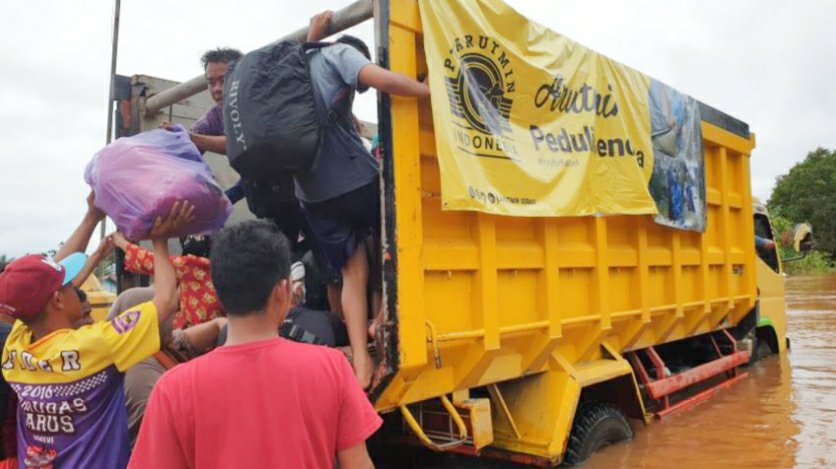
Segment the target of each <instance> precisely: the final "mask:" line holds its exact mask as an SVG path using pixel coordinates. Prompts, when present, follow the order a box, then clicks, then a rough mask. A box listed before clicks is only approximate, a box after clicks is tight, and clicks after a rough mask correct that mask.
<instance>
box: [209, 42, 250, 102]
mask: <svg viewBox="0 0 836 469" xmlns="http://www.w3.org/2000/svg"><path fill="white" fill-rule="evenodd" d="M243 55H244V54H242V53H241V51H239V50H237V49H230V48H221V47H218V48H217V49H214V50H208V51H206V52H205V53H204V54H203V55H202V56H201V57H200V63H202V64H203V72H204V75H205V76H206V85H207V86H208V88H209V94H210V95H212V99H213V100H214V101H215V102H216V103H218V104H222V103H223V101H224V78H225V77H226V69H227V67H228V66H229V63H230V62H232V61H234V60H238V59H240V58H241V57H242V56H243Z"/></svg>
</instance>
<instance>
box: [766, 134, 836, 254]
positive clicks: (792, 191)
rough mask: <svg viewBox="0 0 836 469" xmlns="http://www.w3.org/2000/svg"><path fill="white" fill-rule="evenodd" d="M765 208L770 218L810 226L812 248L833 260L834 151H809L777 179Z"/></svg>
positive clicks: (835, 246)
mask: <svg viewBox="0 0 836 469" xmlns="http://www.w3.org/2000/svg"><path fill="white" fill-rule="evenodd" d="M768 207H769V211H770V213H772V215H773V216H780V217H784V218H786V219H788V220H793V221H795V222H807V223H810V224H811V225H812V226H813V238H814V239H815V240H816V249H817V250H819V251H822V257H830V259H836V151H833V150H826V149H824V148H819V149H817V150H815V151H812V152H810V153H809V154H808V155H807V158H806V159H805V160H804V161H802V162H801V163H798V164H796V165H795V166H793V167H792V169H790V172H789V173H787V174H785V175H782V176H778V179H777V181H776V182H775V189H774V190H773V191H772V196H771V197H770V198H769V203H768ZM776 231H779V233H780V230H776Z"/></svg>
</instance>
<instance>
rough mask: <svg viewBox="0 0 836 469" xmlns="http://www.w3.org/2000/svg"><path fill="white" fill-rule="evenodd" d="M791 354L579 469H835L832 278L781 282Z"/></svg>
mask: <svg viewBox="0 0 836 469" xmlns="http://www.w3.org/2000/svg"><path fill="white" fill-rule="evenodd" d="M786 287H787V293H786V302H787V336H788V337H789V338H790V341H791V345H792V347H791V350H790V352H789V353H788V354H787V355H786V356H784V357H777V356H773V357H769V358H767V359H765V360H762V361H760V362H758V363H757V364H755V365H754V366H752V367H750V368H749V370H748V371H749V377H748V378H747V379H744V380H743V381H741V382H740V383H738V384H736V385H734V386H733V387H732V388H730V389H728V390H726V391H721V392H720V393H718V394H717V395H716V396H715V397H714V398H713V399H711V400H709V401H708V402H706V403H704V404H701V405H699V406H697V407H696V408H694V409H693V410H690V411H687V412H684V413H681V414H679V415H674V416H672V417H670V418H667V419H665V420H663V421H655V422H653V423H652V424H650V425H647V426H641V425H636V426H634V429H635V433H636V435H635V438H634V439H633V441H631V442H629V443H624V444H619V445H616V446H612V447H610V448H607V449H604V450H602V451H601V452H600V453H598V454H596V455H595V456H593V457H592V458H591V459H590V460H589V462H587V463H586V464H585V465H584V469H604V468H607V469H609V468H616V467H624V468H647V469H651V468H668V467H676V468H683V469H684V468H706V467H741V468H743V467H745V468H750V467H751V468H836V275H825V276H810V277H789V278H787V279H786Z"/></svg>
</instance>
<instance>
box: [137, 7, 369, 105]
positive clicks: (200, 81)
mask: <svg viewBox="0 0 836 469" xmlns="http://www.w3.org/2000/svg"><path fill="white" fill-rule="evenodd" d="M372 16H374V2H373V1H372V0H358V1H356V2H354V3H352V4H350V5H348V6H347V7H345V8H343V9H341V10H337V11H335V12H334V16H332V17H331V23H330V24H329V25H328V29H327V32H326V36H330V35H332V34H336V33H338V32H341V31H345V30H346V29H348V28H351V27H352V26H356V25H358V24H360V23H362V22H363V21H366V20H367V19H369V18H371V17H372ZM309 29H310V28H309V27H307V26H306V27H304V28H302V29H299V30H297V31H296V32H293V33H290V34H288V35H286V36H284V37H282V38H280V39H278V40H276V41H275V42H279V41H294V40H295V41H304V40H305V38H306V37H307V36H308V30H309ZM205 89H206V77H204V76H203V75H198V76H196V77H194V78H192V79H191V80H189V81H185V82H183V83H180V84H179V85H175V86H172V87H171V88H169V89H167V90H164V91H161V92H159V93H157V94H155V95H154V96H151V97H150V98H148V99H147V100H146V101H145V114H146V115H149V116H150V115H154V114H155V113H157V112H158V111H159V110H160V109H163V108H165V107H167V106H170V105H172V104H174V103H177V102H179V101H182V100H184V99H186V98H189V97H192V96H194V95H196V94H198V93H200V92H201V91H203V90H205Z"/></svg>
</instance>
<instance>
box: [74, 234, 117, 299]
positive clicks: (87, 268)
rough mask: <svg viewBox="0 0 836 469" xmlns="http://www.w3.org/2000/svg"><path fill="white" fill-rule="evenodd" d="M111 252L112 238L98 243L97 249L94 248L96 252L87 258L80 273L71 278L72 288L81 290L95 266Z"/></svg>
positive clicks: (109, 237)
mask: <svg viewBox="0 0 836 469" xmlns="http://www.w3.org/2000/svg"><path fill="white" fill-rule="evenodd" d="M111 252H113V238H112V237H111V236H108V237H107V238H105V239H103V240H102V242H101V243H99V247H98V248H96V251H95V252H93V254H91V255H90V257H88V258H87V262H86V263H85V264H84V268H82V269H81V272H79V273H78V275H76V276H75V278H73V286H74V287H76V288H81V286H82V285H84V282H85V281H87V277H89V276H90V274H92V273H93V270H95V268H96V266H97V265H99V263H100V262H102V261H103V260H104V259H105V258H106V257H107V256H108V255H109V254H110V253H111Z"/></svg>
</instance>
